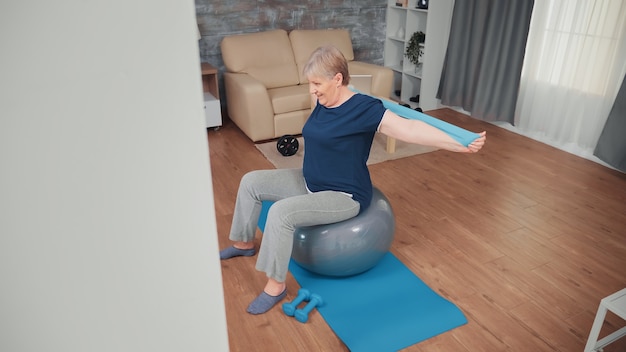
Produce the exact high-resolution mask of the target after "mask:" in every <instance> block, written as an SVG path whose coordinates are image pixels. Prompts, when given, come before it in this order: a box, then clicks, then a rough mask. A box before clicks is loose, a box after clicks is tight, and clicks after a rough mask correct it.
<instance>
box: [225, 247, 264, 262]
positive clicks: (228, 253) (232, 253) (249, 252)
mask: <svg viewBox="0 0 626 352" xmlns="http://www.w3.org/2000/svg"><path fill="white" fill-rule="evenodd" d="M255 253H256V251H255V250H254V247H252V248H237V247H236V246H235V245H232V246H230V247H228V248H225V249H222V250H221V251H220V259H221V260H225V259H230V258H233V257H241V256H244V257H251V256H253V255H254V254H255Z"/></svg>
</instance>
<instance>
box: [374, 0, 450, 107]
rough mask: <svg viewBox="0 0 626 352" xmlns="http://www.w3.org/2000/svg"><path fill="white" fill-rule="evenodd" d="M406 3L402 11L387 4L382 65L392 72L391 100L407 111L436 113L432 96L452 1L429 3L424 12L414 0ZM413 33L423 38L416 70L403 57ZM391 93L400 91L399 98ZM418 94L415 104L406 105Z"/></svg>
mask: <svg viewBox="0 0 626 352" xmlns="http://www.w3.org/2000/svg"><path fill="white" fill-rule="evenodd" d="M400 2H401V1H400ZM406 3H407V6H406V7H403V6H396V0H388V2H387V32H386V36H385V56H384V65H385V66H386V67H389V68H390V69H392V70H393V72H394V91H393V92H392V94H391V99H394V100H398V101H400V102H402V103H405V104H409V105H410V106H411V108H416V107H418V106H419V107H421V108H422V109H424V110H431V109H436V108H437V107H439V106H440V104H439V103H438V100H437V99H436V98H435V95H436V93H437V89H438V85H439V77H440V76H441V69H442V67H443V61H444V57H445V52H446V47H447V45H448V35H449V32H450V22H451V18H452V8H453V5H454V0H430V1H429V6H428V9H427V10H423V9H418V8H417V6H416V5H417V0H408V1H407V2H406ZM417 31H422V32H424V33H425V34H426V41H425V42H424V47H423V55H422V57H421V61H422V63H421V65H420V66H421V67H418V68H416V65H414V64H412V63H411V62H410V61H409V60H408V59H407V58H406V57H405V56H404V52H405V50H406V45H407V44H408V42H409V39H410V38H411V35H412V34H413V33H415V32H417ZM395 91H400V95H399V96H398V95H396V94H395ZM418 94H419V95H420V101H419V104H418V103H416V102H412V101H410V98H411V97H415V96H416V95H418Z"/></svg>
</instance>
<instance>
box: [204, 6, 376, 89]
mask: <svg viewBox="0 0 626 352" xmlns="http://www.w3.org/2000/svg"><path fill="white" fill-rule="evenodd" d="M195 2H196V18H197V20H198V26H199V28H200V33H201V35H202V39H201V40H200V42H199V45H200V59H201V61H202V62H209V63H211V64H212V65H213V66H215V67H217V68H218V69H219V70H220V86H222V87H220V92H221V93H223V92H224V89H223V83H222V79H221V72H223V71H224V64H223V62H222V55H221V52H220V42H221V41H222V38H223V37H224V36H227V35H232V34H240V33H251V32H260V31H265V30H269V29H277V28H280V29H284V30H286V31H290V30H292V29H325V28H345V29H347V30H349V31H350V34H351V36H352V46H353V48H354V56H355V59H356V60H359V61H364V62H369V63H373V64H379V65H382V63H383V54H384V43H385V16H386V7H387V1H386V0H316V1H315V0H314V1H294V0H265V1H264V0H257V1H254V0H232V1H229V0H220V1H218V0H195ZM222 98H224V97H222Z"/></svg>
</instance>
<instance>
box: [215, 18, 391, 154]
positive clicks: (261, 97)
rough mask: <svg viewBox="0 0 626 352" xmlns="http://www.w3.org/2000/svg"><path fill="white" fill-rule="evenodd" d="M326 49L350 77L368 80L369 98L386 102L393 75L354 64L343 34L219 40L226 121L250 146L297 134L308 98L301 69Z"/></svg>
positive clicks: (265, 34) (330, 31)
mask: <svg viewBox="0 0 626 352" xmlns="http://www.w3.org/2000/svg"><path fill="white" fill-rule="evenodd" d="M324 44H332V45H334V46H336V47H337V48H338V49H339V50H341V52H342V53H343V54H344V56H345V57H346V59H347V60H348V65H349V70H350V74H351V75H354V74H358V75H371V76H372V86H371V94H372V95H376V96H379V97H383V98H389V96H390V93H391V90H392V85H393V72H392V71H391V70H390V69H388V68H385V67H383V66H378V65H373V64H369V63H365V62H359V61H354V52H353V50H352V41H351V39H350V34H349V32H348V31H347V30H343V29H321V30H293V31H291V32H290V33H287V32H286V31H284V30H271V31H266V32H259V33H252V34H241V35H234V36H228V37H225V38H224V39H223V40H222V42H221V50H222V58H223V60H224V65H225V66H226V72H225V73H224V85H225V88H226V104H227V108H228V116H229V117H230V119H231V120H232V121H233V122H235V124H237V126H238V127H239V128H240V129H241V130H242V131H243V132H244V133H245V134H246V135H247V136H248V137H249V138H250V139H251V140H252V141H254V142H257V141H263V140H270V139H274V138H278V137H280V136H283V135H286V134H300V133H302V127H303V126H304V123H305V121H306V119H307V118H308V117H309V115H310V113H311V96H310V94H309V85H308V81H307V79H306V77H304V76H303V75H302V68H303V67H304V65H305V64H306V62H307V60H308V58H309V56H310V54H311V53H312V52H313V51H314V50H315V49H316V48H317V47H319V46H321V45H324Z"/></svg>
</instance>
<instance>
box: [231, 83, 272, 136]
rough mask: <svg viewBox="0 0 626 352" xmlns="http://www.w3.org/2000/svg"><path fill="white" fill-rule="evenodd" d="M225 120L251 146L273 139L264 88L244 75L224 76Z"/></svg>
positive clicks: (268, 99)
mask: <svg viewBox="0 0 626 352" xmlns="http://www.w3.org/2000/svg"><path fill="white" fill-rule="evenodd" d="M224 86H225V88H226V105H227V107H228V116H229V117H230V119H231V120H232V121H233V122H234V123H235V124H236V125H237V126H238V127H239V128H240V129H241V130H242V131H243V133H245V134H246V135H247V136H248V137H249V138H250V139H251V140H252V141H253V142H257V141H261V140H265V139H271V138H274V109H273V108H272V103H271V101H270V97H269V95H268V93H267V88H265V86H264V85H263V84H262V83H261V82H260V81H258V80H257V79H255V78H253V77H252V76H250V75H248V74H246V73H231V72H225V73H224Z"/></svg>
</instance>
